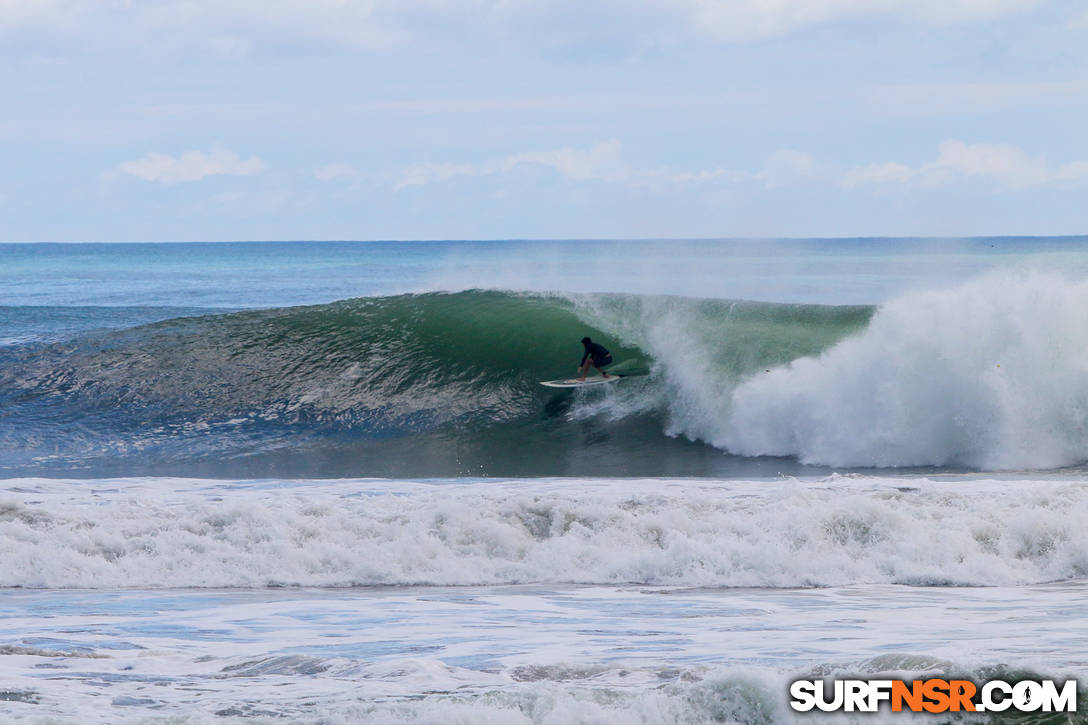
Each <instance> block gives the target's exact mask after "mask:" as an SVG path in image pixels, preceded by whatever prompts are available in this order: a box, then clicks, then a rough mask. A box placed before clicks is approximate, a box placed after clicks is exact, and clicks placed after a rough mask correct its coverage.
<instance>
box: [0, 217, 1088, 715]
mask: <svg viewBox="0 0 1088 725" xmlns="http://www.w3.org/2000/svg"><path fill="white" fill-rule="evenodd" d="M1086 311H1088V237H1068V238H1052V237H1048V238H1014V237H1000V238H972V239H868V238H859V239H783V240H758V239H756V240H627V241H625V240H570V241H524V240H522V241H519V240H509V241H494V242H473V241H419V242H282V243H215V244H170V243H148V244H0V722H8V721H11V722H33V723H38V722H42V723H45V722H49V723H54V722H65V723H67V722H103V723H106V722H119V723H129V722H133V723H144V722H147V723H166V722H169V723H234V722H237V723H278V722H304V723H387V722H413V723H518V724H521V723H540V724H541V725H552V724H565V723H585V724H587V725H589V724H591V723H592V724H594V725H596V724H601V723H723V722H724V723H743V724H745V725H749V724H752V725H754V724H763V723H793V722H798V723H817V722H864V723H874V722H885V721H887V722H913V721H915V720H921V721H924V722H949V721H955V722H961V721H964V722H970V721H990V720H984V719H982V718H981V717H980V718H977V719H976V720H969V719H962V718H957V717H952V718H941V717H935V716H917V717H914V716H910V715H906V714H902V713H891V712H883V713H881V714H878V715H867V714H845V713H844V714H838V715H834V716H829V715H812V714H807V715H802V714H799V713H794V712H793V711H792V710H791V709H790V707H789V704H788V699H789V698H788V687H789V684H790V682H792V681H793V680H795V679H798V678H819V677H854V676H861V677H866V678H884V679H888V678H892V679H912V678H919V677H921V678H926V677H937V676H944V677H963V678H969V679H973V680H976V681H983V680H990V679H1008V680H1019V679H1024V678H1035V679H1039V678H1054V679H1069V678H1076V679H1078V680H1079V681H1080V683H1081V690H1080V698H1081V699H1082V700H1084V699H1085V697H1086V696H1088V692H1086V691H1085V689H1084V687H1085V685H1088V617H1086V616H1085V611H1086V609H1085V605H1084V604H1083V601H1084V597H1085V595H1086V594H1088V590H1086V588H1085V587H1086V582H1088V528H1086V527H1085V525H1084V522H1085V521H1086V520H1088V469H1086V468H1085V465H1086V462H1088V355H1086V353H1088V313H1086ZM586 335H588V336H591V337H592V338H593V339H594V340H595V341H598V342H601V343H603V344H604V345H605V346H606V347H608V348H609V349H610V350H611V351H612V353H613V357H614V358H615V360H616V363H615V364H614V366H613V368H611V369H612V370H613V371H614V372H616V373H619V374H621V375H624V376H626V377H625V379H623V380H621V381H619V382H617V383H615V384H613V385H608V386H600V387H597V388H593V389H585V390H575V391H562V390H558V391H557V390H554V389H549V388H545V387H542V386H540V385H539V384H538V383H539V381H541V380H547V379H553V378H562V377H569V376H571V375H573V374H574V372H575V369H576V367H577V365H578V362H579V360H580V358H581V354H582V346H581V344H580V343H579V340H580V339H581V338H582V337H583V336H586ZM1086 701H1088V700H1086ZM992 719H993V718H992ZM1000 721H1008V722H1024V723H1029V722H1030V723H1044V722H1045V723H1067V722H1071V721H1074V722H1088V719H1086V718H1084V717H1083V716H1082V715H1073V716H1067V715H1051V716H1045V715H1034V716H1031V715H1024V716H1008V715H1006V716H1002V718H1000Z"/></svg>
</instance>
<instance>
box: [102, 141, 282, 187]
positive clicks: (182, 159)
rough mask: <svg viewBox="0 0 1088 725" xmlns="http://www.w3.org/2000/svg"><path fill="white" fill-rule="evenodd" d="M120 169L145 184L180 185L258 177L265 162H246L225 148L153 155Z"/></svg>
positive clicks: (119, 169)
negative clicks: (223, 177)
mask: <svg viewBox="0 0 1088 725" xmlns="http://www.w3.org/2000/svg"><path fill="white" fill-rule="evenodd" d="M117 170H118V171H120V172H122V173H124V174H130V175H132V176H136V177H138V178H141V179H143V180H145V181H158V182H160V183H162V184H180V183H184V182H188V181H199V180H200V179H203V178H205V177H208V176H218V175H226V176H251V175H253V174H259V173H260V172H261V171H263V170H264V162H263V161H261V160H260V159H259V158H257V157H256V156H251V157H249V158H248V159H244V160H243V159H242V157H241V156H239V155H238V154H236V153H235V152H233V151H228V150H226V149H214V150H212V151H211V152H209V153H204V152H203V151H186V152H185V153H183V154H181V155H180V156H170V155H169V154H160V153H154V152H152V153H149V154H148V155H147V156H145V157H143V158H142V159H137V160H136V161H126V162H125V163H123V164H121V165H120V166H118V167H117Z"/></svg>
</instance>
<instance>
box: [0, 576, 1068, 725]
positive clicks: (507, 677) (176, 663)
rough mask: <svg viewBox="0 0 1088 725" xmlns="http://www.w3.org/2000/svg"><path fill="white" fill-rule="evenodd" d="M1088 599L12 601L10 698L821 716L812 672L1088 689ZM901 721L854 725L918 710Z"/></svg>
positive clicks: (195, 596)
mask: <svg viewBox="0 0 1088 725" xmlns="http://www.w3.org/2000/svg"><path fill="white" fill-rule="evenodd" d="M1084 595H1085V584H1084V582H1080V583H1063V584H1050V585H1038V586H1027V587H1012V588H1008V587H999V588H976V589H962V588H951V589H950V588H940V587H938V588H918V587H903V586H889V585H861V586H851V587H836V588H824V589H803V590H797V589H732V590H707V589H689V588H675V587H608V586H580V587H573V586H540V585H534V586H502V587H369V588H356V589H345V590H328V589H263V590H245V589H242V590H239V589H233V590H221V589H208V590H192V589H188V590H186V589H181V590H141V589H124V590H109V591H103V590H65V591H56V590H45V591H27V590H12V589H6V590H0V633H2V634H0V637H2V641H0V692H2V693H3V697H4V703H3V704H4V706H5V707H4V713H5V715H4V717H5V721H6V720H8V719H11V720H14V721H29V722H40V721H42V720H43V719H45V718H55V719H57V720H59V721H61V722H88V721H93V722H124V723H128V722H160V721H161V720H159V718H164V717H169V718H172V719H171V720H170V721H171V722H183V723H204V722H261V723H264V722H275V721H282V719H283V718H286V719H287V721H289V722H308V723H318V722H343V723H383V722H400V721H404V722H434V723H438V722H464V723H477V722H488V723H492V722H497V723H542V724H551V723H586V724H587V725H588V724H589V723H626V722H636V723H674V722H687V723H704V722H705V723H710V722H722V721H723V720H724V721H726V722H738V723H779V722H781V723H785V722H794V721H797V722H812V720H811V719H803V718H798V717H796V716H795V715H794V714H793V713H791V711H790V710H789V708H788V705H787V702H786V691H787V685H788V682H789V681H791V680H792V679H794V678H797V677H802V676H810V677H811V676H832V675H835V674H839V675H842V676H847V675H864V676H870V677H908V678H909V677H911V676H915V675H919V674H922V673H925V674H926V675H927V676H936V675H939V674H945V675H956V676H962V677H971V678H976V679H977V678H980V677H990V678H993V677H1001V676H1006V677H1014V676H1019V677H1023V676H1027V675H1035V676H1048V677H1054V678H1061V679H1065V678H1068V677H1080V678H1081V681H1082V682H1084V678H1085V677H1086V676H1088V663H1086V662H1085V661H1084V659H1083V652H1085V651H1088V626H1086V625H1085V622H1084V620H1083V618H1082V617H1080V616H1079V614H1078V612H1079V611H1080V609H1081V607H1080V603H1081V601H1082V600H1083V597H1084ZM1016 673H1020V674H1019V675H1017V674H1016ZM885 716H887V717H886V718H882V717H880V716H877V717H875V718H874V717H873V716H862V719H858V720H857V721H858V722H874V721H876V722H882V721H884V720H885V719H887V720H888V721H894V722H901V721H902V718H903V716H902V715H899V714H896V715H895V716H894V717H891V716H890V714H889V713H885ZM835 721H838V720H835Z"/></svg>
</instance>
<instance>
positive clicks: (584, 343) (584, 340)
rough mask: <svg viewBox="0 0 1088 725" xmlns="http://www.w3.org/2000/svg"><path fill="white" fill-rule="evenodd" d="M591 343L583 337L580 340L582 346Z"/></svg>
mask: <svg viewBox="0 0 1088 725" xmlns="http://www.w3.org/2000/svg"><path fill="white" fill-rule="evenodd" d="M591 342H593V340H590V339H589V338H588V337H583V338H582V344H583V345H588V344H589V343H591Z"/></svg>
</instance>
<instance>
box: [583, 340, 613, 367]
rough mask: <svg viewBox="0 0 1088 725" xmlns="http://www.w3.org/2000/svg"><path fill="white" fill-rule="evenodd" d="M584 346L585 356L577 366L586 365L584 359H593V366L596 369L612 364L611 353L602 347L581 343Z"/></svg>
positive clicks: (592, 343) (595, 344)
mask: <svg viewBox="0 0 1088 725" xmlns="http://www.w3.org/2000/svg"><path fill="white" fill-rule="evenodd" d="M582 344H584V345H585V346H586V354H585V355H583V356H582V362H580V363H578V366H579V367H581V366H582V365H585V364H586V358H587V357H591V358H593V366H594V367H596V368H598V369H599V368H603V367H604V366H605V365H611V364H612V353H610V352H609V351H608V350H605V349H604V345H598V344H597V343H595V342H590V343H582Z"/></svg>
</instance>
